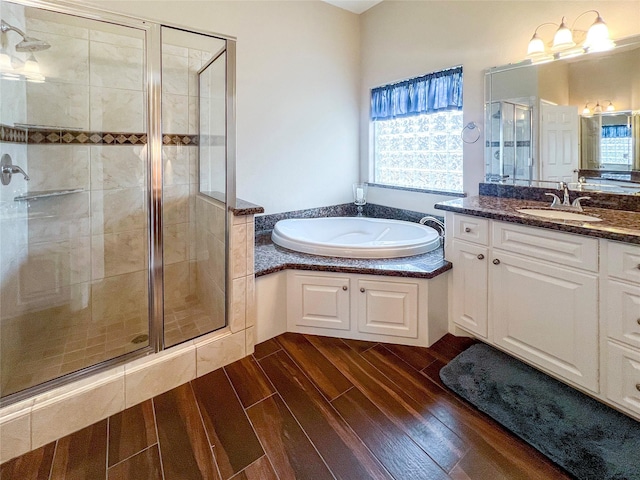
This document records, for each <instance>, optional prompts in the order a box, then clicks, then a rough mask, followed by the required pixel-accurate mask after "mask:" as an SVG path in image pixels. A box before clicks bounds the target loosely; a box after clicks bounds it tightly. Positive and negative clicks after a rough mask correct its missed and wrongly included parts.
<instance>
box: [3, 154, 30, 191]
mask: <svg viewBox="0 0 640 480" xmlns="http://www.w3.org/2000/svg"><path fill="white" fill-rule="evenodd" d="M14 173H21V174H22V175H23V176H24V179H25V180H26V181H27V182H28V181H29V180H30V178H29V175H27V173H26V172H25V171H24V170H23V169H22V168H20V167H19V166H18V165H13V164H12V163H11V156H10V155H9V154H8V153H5V154H4V155H2V159H0V181H1V182H2V185H9V184H10V183H11V177H12V176H13V174H14Z"/></svg>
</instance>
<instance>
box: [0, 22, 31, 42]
mask: <svg viewBox="0 0 640 480" xmlns="http://www.w3.org/2000/svg"><path fill="white" fill-rule="evenodd" d="M9 30H13V31H14V32H16V33H17V34H18V35H20V36H22V38H27V34H26V33H24V32H23V31H22V30H20V29H19V28H18V27H14V26H13V25H9V24H8V23H7V22H5V21H4V20H0V31H2V33H6V32H8V31H9Z"/></svg>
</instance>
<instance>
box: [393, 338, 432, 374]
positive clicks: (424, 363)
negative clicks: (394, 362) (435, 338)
mask: <svg viewBox="0 0 640 480" xmlns="http://www.w3.org/2000/svg"><path fill="white" fill-rule="evenodd" d="M385 348H387V349H388V350H389V351H390V352H393V353H394V354H395V355H397V356H398V357H400V358H401V359H402V360H404V361H405V362H407V363H408V364H409V365H411V366H412V367H413V368H415V369H416V370H422V369H423V368H426V367H428V366H429V365H431V364H432V363H433V362H434V361H435V360H436V357H434V356H433V355H432V354H430V353H429V350H427V349H426V348H421V347H408V346H406V345H393V344H387V345H385Z"/></svg>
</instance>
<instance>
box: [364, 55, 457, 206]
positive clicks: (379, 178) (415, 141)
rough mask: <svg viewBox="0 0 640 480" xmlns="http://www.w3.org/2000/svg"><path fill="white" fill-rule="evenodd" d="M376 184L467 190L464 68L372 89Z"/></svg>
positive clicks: (374, 175) (427, 188)
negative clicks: (464, 177) (464, 179)
mask: <svg viewBox="0 0 640 480" xmlns="http://www.w3.org/2000/svg"><path fill="white" fill-rule="evenodd" d="M371 120H372V123H373V137H374V141H373V164H374V168H373V183H377V184H382V185H391V186H397V187H408V188H417V189H422V190H435V191H445V192H456V193H461V192H462V191H463V188H462V139H461V137H460V132H461V131H462V123H463V122H462V67H457V68H453V69H450V70H444V71H441V72H435V73H431V74H428V75H424V76H421V77H417V78H413V79H410V80H405V81H403V82H400V83H395V84H392V85H385V86H383V87H378V88H374V89H373V90H372V91H371Z"/></svg>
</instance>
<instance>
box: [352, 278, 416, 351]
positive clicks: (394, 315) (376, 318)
mask: <svg viewBox="0 0 640 480" xmlns="http://www.w3.org/2000/svg"><path fill="white" fill-rule="evenodd" d="M358 290H359V291H358V292H356V294H357V295H358V330H359V331H360V332H366V333H377V334H380V335H393V336H396V337H409V338H417V337H418V286H417V285H416V284H410V283H395V282H393V283H392V282H378V281H372V280H359V281H358Z"/></svg>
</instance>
